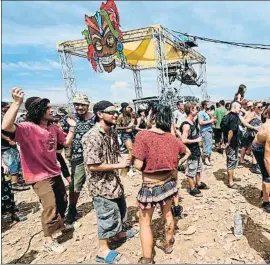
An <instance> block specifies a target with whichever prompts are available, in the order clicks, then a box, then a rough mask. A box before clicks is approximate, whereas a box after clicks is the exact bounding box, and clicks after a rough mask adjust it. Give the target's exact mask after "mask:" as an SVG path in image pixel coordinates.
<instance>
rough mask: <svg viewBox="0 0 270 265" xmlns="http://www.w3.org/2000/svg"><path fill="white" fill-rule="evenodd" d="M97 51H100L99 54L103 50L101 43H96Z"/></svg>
mask: <svg viewBox="0 0 270 265" xmlns="http://www.w3.org/2000/svg"><path fill="white" fill-rule="evenodd" d="M95 49H96V51H99V52H100V51H101V50H102V45H101V43H100V42H99V41H97V42H96V43H95Z"/></svg>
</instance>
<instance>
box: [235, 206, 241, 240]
mask: <svg viewBox="0 0 270 265" xmlns="http://www.w3.org/2000/svg"><path fill="white" fill-rule="evenodd" d="M234 235H235V237H236V238H237V239H240V238H241V237H242V236H243V220H242V216H241V215H240V213H239V211H237V212H236V213H235V215H234Z"/></svg>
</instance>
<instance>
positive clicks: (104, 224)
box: [93, 195, 127, 239]
mask: <svg viewBox="0 0 270 265" xmlns="http://www.w3.org/2000/svg"><path fill="white" fill-rule="evenodd" d="M93 204H94V208H95V211H96V215H97V219H98V222H97V225H98V238H99V239H108V238H110V237H113V236H116V235H117V234H119V233H120V232H122V224H123V221H124V219H125V218H126V214H127V204H126V199H125V196H124V195H122V196H121V197H120V198H118V199H112V200H110V199H106V198H104V197H98V196H97V197H93Z"/></svg>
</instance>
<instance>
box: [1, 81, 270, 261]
mask: <svg viewBox="0 0 270 265" xmlns="http://www.w3.org/2000/svg"><path fill="white" fill-rule="evenodd" d="M245 91H246V87H245V86H244V85H240V87H239V90H238V91H237V93H236V94H235V96H234V99H233V100H232V101H231V102H227V103H226V104H225V101H224V100H220V102H218V103H217V104H216V106H214V105H212V106H210V104H209V102H208V101H202V102H201V103H195V102H180V101H179V102H178V103H177V109H176V110H175V111H174V112H172V110H171V107H170V106H165V105H162V104H150V105H149V107H147V108H145V109H139V110H137V113H136V112H135V109H134V106H132V105H131V104H129V103H126V102H124V103H122V104H121V109H120V110H118V109H117V108H116V107H115V105H114V104H113V103H111V102H109V101H106V100H102V101H99V102H97V103H96V104H95V105H94V106H93V112H89V105H90V102H89V100H88V97H87V96H86V95H82V94H76V95H75V96H74V98H73V105H74V110H75V113H73V115H69V114H67V113H66V115H59V114H55V113H54V112H53V110H52V106H51V104H50V100H49V99H46V98H39V97H31V98H28V99H27V100H26V101H25V108H26V113H23V114H22V115H19V116H18V111H19V108H20V106H21V104H22V103H23V100H24V92H23V90H22V89H20V88H13V89H12V97H13V102H12V104H8V103H6V102H2V105H1V108H2V116H1V117H2V131H1V138H2V146H1V150H2V155H1V157H2V168H1V171H2V174H1V175H2V215H3V214H10V216H11V221H12V222H13V221H16V222H19V221H24V220H25V219H26V218H25V217H24V216H23V215H21V214H20V209H18V207H16V204H15V200H14V194H13V191H14V190H16V191H18V192H19V191H20V192H22V191H25V190H29V189H30V187H32V189H33V191H34V192H35V193H36V195H37V196H38V198H39V201H40V203H41V205H42V208H43V209H42V215H41V223H42V229H43V233H44V239H45V241H44V248H45V250H47V251H52V252H56V253H62V252H64V251H65V250H66V249H65V248H64V246H63V245H61V244H59V243H58V242H57V240H56V239H55V238H54V234H55V233H56V232H58V231H62V232H63V233H64V232H66V231H69V230H70V229H74V227H73V224H74V222H75V221H76V219H77V218H78V217H79V216H80V213H79V212H78V210H77V203H78V199H79V196H80V192H81V191H82V188H83V186H84V184H86V185H87V186H88V189H89V193H90V195H91V196H92V199H93V205H94V209H95V213H96V216H97V220H98V221H97V236H98V240H99V250H98V253H97V256H96V261H97V262H101V263H113V262H117V261H118V260H119V259H120V258H121V254H120V253H119V252H118V251H117V250H112V249H111V248H110V246H111V243H115V244H122V243H124V242H125V241H126V240H129V239H131V238H133V237H134V236H135V235H136V234H137V233H138V232H140V239H141V247H142V257H141V258H140V259H139V261H138V262H139V263H141V264H153V263H154V247H155V246H156V247H158V248H160V249H162V250H163V251H164V253H167V254H168V253H171V252H172V251H173V245H174V242H175V238H174V221H175V218H177V217H181V213H182V211H183V207H182V206H181V205H180V204H179V195H178V186H177V176H178V171H183V170H184V171H185V175H186V179H187V183H188V186H189V194H190V195H191V196H195V197H202V196H203V190H206V189H210V188H211V187H209V185H208V184H207V183H206V182H207V181H205V180H204V179H202V171H203V168H204V167H212V166H213V165H212V158H211V156H212V152H213V149H214V150H216V151H217V152H219V153H224V152H225V153H226V158H227V175H228V187H229V188H231V189H239V185H237V184H236V183H235V182H237V181H238V180H239V176H236V175H235V173H234V172H235V169H236V168H237V167H238V166H248V163H249V162H248V160H246V159H245V157H246V156H247V155H250V156H252V165H251V172H253V173H255V174H260V175H261V176H262V208H263V209H264V210H265V211H266V212H267V213H270V200H269V194H270V106H269V105H267V104H266V103H262V102H251V101H247V100H246V99H245ZM213 140H214V141H213ZM69 151H70V152H69ZM64 153H65V154H69V156H66V157H65V158H64V157H63V155H64ZM136 170H137V171H140V172H141V173H142V185H141V188H140V190H139V191H138V195H137V206H138V210H139V225H140V231H138V230H136V229H134V228H132V227H128V226H126V225H125V222H126V220H127V203H126V200H125V191H124V186H123V184H122V182H121V177H124V176H126V175H129V176H132V175H133V173H134V172H135V171H136ZM63 178H65V179H66V181H67V182H68V183H69V194H68V195H67V193H66V189H65V185H64V182H63ZM156 206H159V207H160V209H161V211H162V214H163V217H164V221H165V222H164V240H160V241H156V242H154V239H153V233H152V229H151V220H152V216H153V212H154V210H155V208H156Z"/></svg>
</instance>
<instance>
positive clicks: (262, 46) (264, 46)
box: [167, 29, 270, 50]
mask: <svg viewBox="0 0 270 265" xmlns="http://www.w3.org/2000/svg"><path fill="white" fill-rule="evenodd" d="M167 30H169V29H167ZM171 31H172V32H174V33H177V34H181V35H184V36H187V37H193V38H196V39H199V40H202V41H207V42H213V43H219V44H227V45H233V46H238V47H243V48H250V49H258V50H270V44H255V43H243V42H234V41H223V40H218V39H212V38H206V37H200V36H195V35H191V34H187V33H183V32H180V31H176V30H171Z"/></svg>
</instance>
